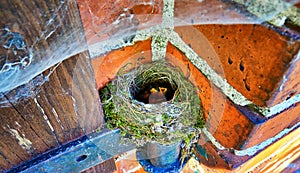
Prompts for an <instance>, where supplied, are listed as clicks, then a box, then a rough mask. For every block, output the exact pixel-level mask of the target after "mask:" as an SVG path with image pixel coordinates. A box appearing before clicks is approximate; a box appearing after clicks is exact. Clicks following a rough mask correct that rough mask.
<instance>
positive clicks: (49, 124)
mask: <svg viewBox="0 0 300 173" xmlns="http://www.w3.org/2000/svg"><path fill="white" fill-rule="evenodd" d="M33 100H34V102H35V104H36V105H37V106H38V108H39V109H40V110H41V112H42V114H43V118H44V119H45V120H46V122H47V124H48V126H49V127H50V129H51V131H52V132H54V128H53V126H52V125H51V123H50V121H49V118H48V116H47V115H46V113H45V111H44V109H43V108H42V106H41V105H40V104H39V102H38V101H37V99H36V98H34V99H33Z"/></svg>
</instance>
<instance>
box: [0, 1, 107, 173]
mask: <svg viewBox="0 0 300 173" xmlns="http://www.w3.org/2000/svg"><path fill="white" fill-rule="evenodd" d="M0 10H1V13H0V18H1V21H0V29H1V30H0V33H1V34H2V35H0V36H1V37H0V44H1V45H0V79H1V80H2V81H0V88H5V87H6V86H8V85H9V86H10V87H11V88H14V89H13V90H11V91H7V92H5V93H0V97H1V103H0V161H1V164H0V166H1V167H0V170H1V169H2V170H6V169H9V168H11V167H12V166H16V165H17V164H20V163H21V162H23V161H25V160H28V159H30V158H32V157H34V156H37V155H39V154H41V153H43V152H45V151H47V150H50V149H51V148H55V147H58V146H60V145H61V144H63V143H66V142H68V141H70V140H74V139H76V138H78V137H80V136H82V135H83V134H84V133H90V132H92V131H93V130H95V129H96V128H98V127H100V126H101V125H102V123H103V114H102V112H101V108H100V101H99V96H98V92H97V89H96V84H95V77H94V74H93V71H92V67H91V64H90V59H89V54H88V53H87V52H84V50H86V47H85V46H86V44H85V39H84V31H83V28H82V24H81V19H80V15H79V10H78V7H77V2H76V0H66V1H61V0H49V1H42V0H14V1H10V0H4V1H0ZM14 36H18V39H21V38H22V39H24V40H21V41H20V40H19V41H20V42H21V43H22V44H21V46H24V45H23V42H22V41H24V44H25V46H24V47H21V48H20V47H19V48H18V46H20V45H18V44H17V42H16V40H10V38H11V37H14ZM14 39H15V38H14ZM10 44H12V45H10ZM8 45H9V46H8ZM25 49H26V50H25ZM12 52H17V54H18V56H17V55H15V54H14V53H12ZM29 54H31V55H32V56H31V57H32V59H30V60H29V59H28V57H27V59H24V57H26V56H28V55H29ZM76 54H77V55H76ZM20 55H24V56H22V57H21V56H20ZM74 55H75V56H74ZM4 57H8V58H7V59H8V60H9V63H15V62H16V64H18V63H20V62H21V60H24V61H26V62H27V61H28V62H27V63H28V64H26V66H25V67H24V66H22V65H21V64H20V66H18V68H19V69H18V70H16V71H11V74H9V75H10V77H11V78H9V77H6V76H5V75H7V74H6V73H5V74H4V72H3V71H1V69H2V67H3V66H4V65H5V64H6V63H8V61H7V59H3V58H4ZM22 58H23V59H22ZM64 59H67V60H65V61H63V62H62V63H61V64H60V65H59V66H58V67H57V68H56V69H55V70H54V69H48V68H49V67H50V66H52V65H55V64H56V63H59V62H60V61H62V60H64ZM19 61H20V62H19ZM29 61H30V62H31V63H29ZM46 69H48V70H46ZM45 70H46V71H45ZM52 70H54V71H53V73H52ZM20 71H22V72H21V73H20ZM41 72H43V73H42V75H40V76H39V77H40V78H38V79H37V81H34V79H33V78H34V77H35V76H36V75H38V74H39V73H41ZM49 73H51V75H49V76H48V74H49ZM48 77H49V78H48ZM4 79H5V80H4ZM39 79H41V80H40V81H39ZM18 80H23V81H25V82H26V81H29V80H31V83H30V82H28V83H25V84H24V85H23V86H25V87H22V85H21V84H22V83H19V84H16V83H18ZM32 81H34V82H32ZM45 81H46V82H45ZM43 82H45V83H43ZM19 85H21V86H19ZM17 86H19V87H18V88H16V87H17ZM26 86H29V87H26ZM8 88H9V87H8ZM2 91H3V92H4V91H6V90H2ZM26 95H27V96H26ZM25 96H26V97H25Z"/></svg>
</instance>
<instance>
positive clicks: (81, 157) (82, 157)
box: [76, 154, 87, 162]
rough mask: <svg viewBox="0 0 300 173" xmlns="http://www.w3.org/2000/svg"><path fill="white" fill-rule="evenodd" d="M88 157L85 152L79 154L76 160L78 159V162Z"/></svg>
mask: <svg viewBox="0 0 300 173" xmlns="http://www.w3.org/2000/svg"><path fill="white" fill-rule="evenodd" d="M86 158H87V155H85V154H83V155H81V156H78V157H77V158H76V161H77V162H81V161H83V160H85V159H86Z"/></svg>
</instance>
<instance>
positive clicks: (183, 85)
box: [100, 61, 204, 146]
mask: <svg viewBox="0 0 300 173" xmlns="http://www.w3.org/2000/svg"><path fill="white" fill-rule="evenodd" d="M161 91H163V92H164V93H163V94H162V93H160V92H161ZM197 92H198V91H197V88H196V87H195V86H193V85H192V84H191V83H190V82H189V81H188V80H187V79H186V78H185V77H184V75H183V74H182V72H181V71H180V70H178V69H177V68H176V67H174V66H171V65H170V64H168V63H167V62H165V61H164V62H155V63H151V64H142V65H140V66H138V67H136V68H135V69H133V70H131V71H129V72H128V71H126V69H125V67H124V68H123V69H121V70H120V71H119V73H118V74H117V76H116V77H115V79H114V80H112V81H111V83H109V84H107V85H106V87H104V88H103V89H101V90H100V98H101V100H102V105H103V110H104V114H105V118H106V122H107V126H108V127H109V128H119V129H120V130H121V134H123V135H124V136H125V137H127V138H130V139H134V141H135V143H136V144H137V145H138V146H142V145H143V144H145V143H146V142H150V141H151V142H158V143H161V144H166V145H167V144H171V143H174V142H179V141H184V142H185V144H187V145H186V146H188V145H189V144H191V143H192V141H195V139H196V138H197V136H198V134H200V128H202V127H203V126H204V118H203V112H202V107H201V102H200V99H199V97H198V94H197ZM153 93H157V94H158V95H159V94H161V96H163V97H162V98H163V99H162V100H158V101H157V102H151V101H149V100H151V94H153ZM153 95H154V94H153Z"/></svg>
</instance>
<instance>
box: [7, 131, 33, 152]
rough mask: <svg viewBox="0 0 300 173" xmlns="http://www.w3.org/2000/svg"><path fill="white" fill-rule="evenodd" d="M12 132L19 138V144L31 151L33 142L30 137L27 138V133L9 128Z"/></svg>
mask: <svg viewBox="0 0 300 173" xmlns="http://www.w3.org/2000/svg"><path fill="white" fill-rule="evenodd" d="M9 131H10V133H11V134H12V135H13V136H14V137H15V138H16V139H17V140H18V144H19V145H20V146H21V147H22V148H24V149H25V150H27V151H29V152H30V151H31V146H32V142H31V141H30V140H29V139H26V138H25V135H24V134H22V135H20V133H19V132H18V131H17V130H15V129H9Z"/></svg>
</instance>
